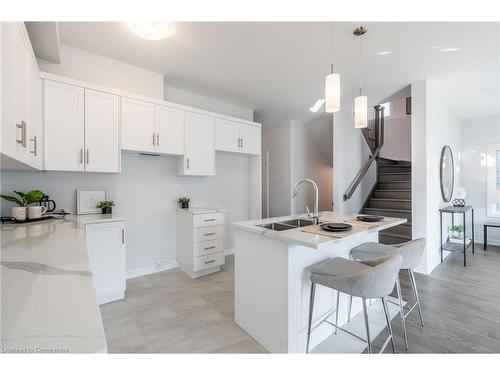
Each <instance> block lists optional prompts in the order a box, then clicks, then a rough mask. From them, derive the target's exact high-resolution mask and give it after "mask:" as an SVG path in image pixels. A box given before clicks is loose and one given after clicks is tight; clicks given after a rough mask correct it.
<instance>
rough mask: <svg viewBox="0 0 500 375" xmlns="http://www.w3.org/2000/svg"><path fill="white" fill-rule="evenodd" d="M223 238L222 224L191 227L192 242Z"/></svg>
mask: <svg viewBox="0 0 500 375" xmlns="http://www.w3.org/2000/svg"><path fill="white" fill-rule="evenodd" d="M219 239H224V225H217V226H214V227H202V228H194V229H193V242H201V241H211V240H219Z"/></svg>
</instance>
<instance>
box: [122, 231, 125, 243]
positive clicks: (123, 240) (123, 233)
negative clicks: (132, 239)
mask: <svg viewBox="0 0 500 375" xmlns="http://www.w3.org/2000/svg"><path fill="white" fill-rule="evenodd" d="M122 243H123V244H124V243H125V229H122Z"/></svg>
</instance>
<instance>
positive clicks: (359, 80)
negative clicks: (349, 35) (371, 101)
mask: <svg viewBox="0 0 500 375" xmlns="http://www.w3.org/2000/svg"><path fill="white" fill-rule="evenodd" d="M362 36H363V35H360V36H358V38H359V96H361V37H362Z"/></svg>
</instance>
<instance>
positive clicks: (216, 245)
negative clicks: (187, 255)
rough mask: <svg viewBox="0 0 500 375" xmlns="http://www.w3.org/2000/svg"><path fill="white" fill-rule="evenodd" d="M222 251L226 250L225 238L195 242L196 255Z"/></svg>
mask: <svg viewBox="0 0 500 375" xmlns="http://www.w3.org/2000/svg"><path fill="white" fill-rule="evenodd" d="M221 251H224V240H213V241H203V242H195V243H194V244H193V255H194V256H195V257H199V256H203V255H208V254H213V253H220V252H221Z"/></svg>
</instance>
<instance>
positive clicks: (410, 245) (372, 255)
mask: <svg viewBox="0 0 500 375" xmlns="http://www.w3.org/2000/svg"><path fill="white" fill-rule="evenodd" d="M424 249H425V239H423V238H419V239H416V240H413V241H408V242H405V243H402V244H397V245H383V244H380V243H377V242H367V243H365V244H363V245H360V246H358V247H355V248H354V249H352V250H351V258H352V259H355V260H358V261H363V262H366V261H368V260H372V259H378V258H380V257H387V256H391V255H395V254H399V255H401V257H402V259H403V261H402V263H401V269H402V270H407V271H408V275H409V276H410V284H411V288H412V290H413V296H414V298H415V301H416V302H415V303H414V304H413V306H411V307H410V308H407V311H406V312H405V306H403V294H402V291H401V282H400V278H399V272H398V275H397V279H396V291H397V294H398V303H397V304H398V305H399V311H400V317H401V325H402V327H403V336H404V341H405V348H406V350H408V335H407V332H406V317H407V316H408V314H409V313H410V312H411V311H412V310H413V309H414V308H415V307H417V309H418V315H419V317H420V324H421V325H422V327H423V326H424V319H423V316H422V309H421V308H420V300H419V298H418V292H417V284H416V282H415V275H414V274H413V268H415V267H417V266H418V264H419V262H420V258H421V257H422V253H423V252H424ZM389 302H391V303H394V302H392V301H389ZM351 307H352V296H351V297H350V299H349V312H348V319H349V320H350V318H351Z"/></svg>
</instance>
